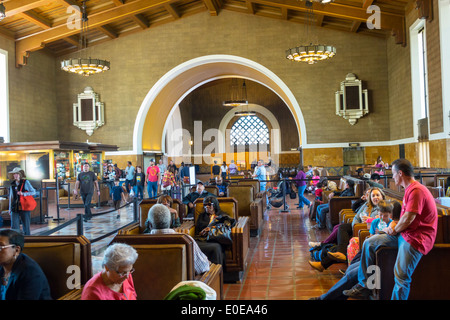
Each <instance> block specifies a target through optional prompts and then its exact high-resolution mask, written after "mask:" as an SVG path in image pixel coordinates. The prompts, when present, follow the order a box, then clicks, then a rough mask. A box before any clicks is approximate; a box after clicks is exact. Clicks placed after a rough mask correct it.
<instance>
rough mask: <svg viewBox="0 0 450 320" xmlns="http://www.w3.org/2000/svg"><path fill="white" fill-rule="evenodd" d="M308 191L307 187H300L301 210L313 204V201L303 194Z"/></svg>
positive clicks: (299, 202)
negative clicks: (304, 206)
mask: <svg viewBox="0 0 450 320" xmlns="http://www.w3.org/2000/svg"><path fill="white" fill-rule="evenodd" d="M305 190H306V185H304V186H300V187H298V206H299V208H303V205H305V204H306V205H307V206H309V205H310V204H311V201H309V200H308V198H306V197H305V196H304V195H303V193H304V192H305Z"/></svg>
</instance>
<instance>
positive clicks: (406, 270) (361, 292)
mask: <svg viewBox="0 0 450 320" xmlns="http://www.w3.org/2000/svg"><path fill="white" fill-rule="evenodd" d="M377 165H380V162H378V160H377V164H375V166H377ZM224 166H226V164H225V163H224V164H223V165H222V167H224ZM383 166H384V164H383ZM183 167H184V166H183V165H182V167H181V168H179V169H178V168H176V166H175V165H174V164H173V162H171V163H169V165H168V166H167V167H165V165H164V164H163V163H162V161H161V162H160V163H159V165H155V162H154V161H151V162H150V166H149V167H148V168H147V170H146V173H145V174H144V173H143V172H142V168H141V167H139V166H137V167H136V169H135V168H134V167H133V166H132V163H131V162H128V166H127V168H126V169H125V175H126V178H125V179H126V184H125V186H124V187H125V190H126V191H127V192H130V191H131V190H132V188H135V194H136V196H139V195H142V197H143V188H144V186H145V184H147V188H148V189H147V190H148V194H149V196H150V197H156V196H158V200H157V204H155V205H153V206H152V207H151V209H150V210H149V212H148V219H147V221H146V230H145V231H144V233H148V234H172V233H176V231H175V229H174V228H176V227H178V226H180V216H179V212H178V211H177V210H176V209H175V208H174V207H173V198H172V197H171V196H170V195H168V194H163V195H158V186H160V185H162V188H161V190H163V191H164V190H167V188H168V187H169V185H170V186H174V185H176V184H177V183H179V181H180V178H177V176H178V173H179V172H180V171H182V170H183ZM230 167H231V165H230ZM377 168H378V167H377ZM89 169H90V168H89V164H85V165H83V171H82V172H81V173H80V174H79V175H78V178H77V183H76V188H75V190H74V193H75V194H77V193H79V194H80V195H81V197H82V198H83V201H86V202H85V203H87V202H88V203H90V199H91V197H92V194H93V193H94V192H95V191H97V192H98V193H99V192H100V190H99V186H98V181H97V178H96V176H95V174H93V173H92V171H90V170H89ZM219 169H220V171H214V173H218V174H217V175H214V182H213V185H215V186H217V187H218V189H219V194H218V195H215V194H212V193H209V192H208V191H206V190H205V185H204V183H203V182H202V181H197V184H196V187H195V190H193V191H192V192H190V193H189V194H187V195H186V196H185V197H184V198H183V200H182V202H183V203H184V204H186V205H187V208H188V212H187V217H188V218H189V217H193V215H194V214H195V213H194V202H195V201H196V200H197V199H199V198H202V199H203V203H202V204H203V209H202V211H201V212H200V213H199V214H198V217H197V219H196V224H195V236H194V237H193V238H192V241H193V248H194V264H195V272H196V273H197V274H202V273H204V272H206V271H208V270H209V267H210V264H211V263H216V264H221V265H222V266H223V268H224V270H226V254H225V250H226V248H227V246H228V245H229V243H228V244H227V242H222V241H217V239H214V237H213V236H212V235H211V234H210V231H211V229H213V228H214V227H216V226H217V225H218V224H219V223H220V225H221V226H223V225H225V227H226V228H230V229H231V228H232V227H233V226H234V225H235V223H236V221H235V220H234V219H233V218H232V217H229V216H228V215H227V214H226V213H225V212H224V211H222V210H221V208H220V201H219V199H220V196H223V195H224V194H226V186H227V185H226V183H224V180H225V178H226V176H224V175H222V174H223V173H224V172H225V173H228V172H229V171H228V170H229V167H226V169H225V168H219ZM391 169H392V176H393V180H394V182H395V184H396V185H397V186H401V187H403V188H404V189H405V194H404V197H403V200H402V204H400V203H399V202H397V201H395V200H387V199H386V195H385V193H384V191H383V186H382V185H381V184H380V183H379V180H380V176H379V173H375V174H372V175H370V176H364V178H365V180H366V182H367V183H368V184H369V186H370V188H369V189H368V190H366V192H365V193H364V195H363V196H362V197H361V198H360V199H357V200H355V201H353V203H352V208H351V209H352V211H353V212H354V213H355V215H354V218H353V221H352V222H351V223H340V224H338V225H336V226H334V228H333V230H332V231H331V233H330V234H329V236H328V237H327V238H326V239H324V240H323V241H321V242H310V243H309V246H310V247H311V249H310V251H311V256H312V257H313V258H314V259H313V260H311V261H309V265H310V266H311V267H312V268H313V269H314V270H317V271H318V272H323V271H324V270H325V269H327V268H328V267H330V266H331V265H332V264H335V263H345V264H347V265H348V267H347V269H346V270H344V271H343V277H342V278H341V279H340V280H339V281H338V282H337V283H336V284H335V285H334V286H333V287H332V288H331V289H330V290H328V292H326V293H325V294H323V295H321V296H320V297H315V298H313V299H317V300H340V299H348V298H349V297H350V298H356V299H367V298H369V297H370V295H371V294H373V292H372V290H371V288H370V286H369V285H368V283H367V282H368V268H369V267H370V266H372V265H374V264H375V262H376V261H375V259H376V257H375V251H376V249H377V248H379V247H395V248H398V254H397V259H396V262H395V267H394V270H393V271H394V279H395V284H394V289H393V292H392V297H391V298H392V299H398V300H406V299H408V296H409V292H410V286H411V279H412V275H413V273H414V270H415V269H416V267H417V265H418V263H419V262H420V260H421V258H422V257H423V256H424V255H426V254H428V253H429V252H430V250H431V249H432V247H433V244H434V242H435V239H436V233H437V208H436V202H435V199H434V198H433V196H432V195H431V193H430V191H429V190H428V189H427V188H426V187H425V186H424V185H422V184H421V183H419V182H418V181H416V180H415V178H414V171H413V166H412V165H411V163H410V162H409V161H408V160H406V159H397V160H395V161H394V162H393V163H392V164H391ZM112 171H114V168H112V170H109V168H108V171H107V172H106V173H105V176H108V179H109V178H110V175H113V173H112ZM161 172H163V174H161ZM9 174H10V175H11V176H10V178H11V186H10V208H11V214H12V217H13V219H12V225H11V229H0V266H1V268H0V277H1V283H0V300H9V299H51V298H52V297H51V292H50V288H49V284H48V281H47V279H46V277H45V275H44V273H43V272H42V270H41V268H40V267H39V265H38V264H37V263H36V262H35V261H33V259H31V258H30V257H28V256H27V255H26V254H24V253H23V252H22V250H23V248H24V245H25V243H24V242H25V241H24V234H25V235H27V234H30V232H29V216H28V215H29V212H24V211H23V210H21V208H20V206H19V204H18V203H19V202H18V199H19V198H20V197H21V196H26V195H33V193H34V192H35V190H34V189H33V187H32V186H31V184H30V183H29V181H28V180H26V179H25V178H26V176H25V173H24V172H23V170H21V169H20V168H15V169H14V170H12V171H11V172H9ZM211 174H213V171H211ZM252 176H253V177H254V178H255V179H258V180H260V185H261V191H263V190H265V182H266V181H265V180H266V174H265V168H264V162H263V161H258V163H257V165H256V166H255V167H254V172H253V174H252ZM178 177H181V176H178ZM182 180H183V179H181V181H182ZM293 180H294V181H293V183H294V184H295V186H296V187H297V192H298V199H299V206H298V208H300V209H303V208H304V206H305V205H306V207H308V208H310V207H311V201H310V200H309V199H308V198H307V197H306V196H305V195H304V193H305V190H307V188H308V187H310V189H309V192H312V193H313V194H314V199H315V200H318V201H320V200H321V199H322V193H323V191H324V190H326V189H327V190H331V191H332V192H331V193H330V194H329V195H328V197H329V199H330V198H333V197H344V196H351V197H352V196H354V195H355V194H354V190H355V188H354V182H353V181H352V180H347V181H346V186H345V189H344V190H342V191H337V190H336V188H335V186H333V184H330V183H329V181H327V179H326V178H325V179H322V177H320V176H319V175H318V172H317V170H315V169H313V168H312V166H309V167H308V170H307V171H306V172H304V171H303V170H302V168H300V169H299V171H298V172H297V175H296V176H295V178H294V179H293ZM116 187H119V186H118V181H117V179H114V185H112V186H111V187H110V190H111V191H110V192H111V196H113V197H114V196H115V195H116V191H115V190H116ZM120 190H123V188H122V187H120ZM117 193H118V194H119V195H118V197H120V200H123V196H124V195H123V192H117ZM120 200H117V201H120ZM115 201H116V200H115ZM115 205H116V208H118V207H117V204H115ZM327 209H329V207H328V206H326V205H325V204H324V205H319V206H318V207H317V213H316V216H315V218H314V217H312V218H313V219H315V221H316V225H317V226H318V228H324V227H325V218H324V216H325V213H326V210H327ZM85 210H86V211H85V219H90V217H91V213H90V207H89V206H87V205H85ZM19 219H21V220H22V222H23V224H24V229H23V232H20V228H19V227H20V225H19V224H18V221H19ZM361 223H363V224H366V225H367V229H368V230H369V233H370V235H369V237H368V238H366V239H365V240H364V243H363V244H362V245H361V244H360V243H359V242H358V241H359V238H357V237H354V236H353V227H354V226H355V225H356V224H361ZM360 248H361V249H360ZM137 259H138V254H137V252H136V250H135V249H134V248H133V247H132V246H129V245H126V244H119V243H115V244H112V245H110V246H108V248H107V249H106V251H105V253H104V259H103V264H102V271H101V272H99V273H98V274H96V275H94V276H93V277H92V278H91V279H90V280H89V281H88V282H87V283H86V284H85V286H84V289H83V293H82V296H81V298H82V299H83V300H134V299H136V298H137V297H138V296H139V293H138V292H136V290H135V287H134V283H133V277H132V273H133V272H134V264H135V262H136V260H137Z"/></svg>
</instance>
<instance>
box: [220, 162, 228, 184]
mask: <svg viewBox="0 0 450 320" xmlns="http://www.w3.org/2000/svg"><path fill="white" fill-rule="evenodd" d="M220 174H221V176H222V179H223V180H226V179H227V175H228V166H227V163H226V162H225V161H224V162H223V163H222V165H221V166H220Z"/></svg>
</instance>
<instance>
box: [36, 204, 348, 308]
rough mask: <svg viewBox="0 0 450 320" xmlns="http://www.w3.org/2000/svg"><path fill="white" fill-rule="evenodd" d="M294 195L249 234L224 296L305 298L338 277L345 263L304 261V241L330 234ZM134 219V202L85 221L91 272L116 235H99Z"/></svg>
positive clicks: (41, 227) (50, 224) (70, 230)
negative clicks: (323, 265) (235, 279)
mask: <svg viewBox="0 0 450 320" xmlns="http://www.w3.org/2000/svg"><path fill="white" fill-rule="evenodd" d="M297 201H298V199H295V200H291V199H288V200H287V203H288V205H289V208H290V209H289V210H288V212H282V210H280V209H271V210H268V211H266V213H265V217H264V219H265V223H264V226H263V229H262V231H261V234H260V236H259V237H251V239H250V250H249V254H248V265H247V270H246V272H245V274H244V276H243V278H242V281H241V283H233V284H229V283H226V284H224V298H225V299H226V300H253V299H254V300H264V299H267V300H305V299H309V298H311V297H316V296H319V295H321V294H322V293H325V292H326V291H327V290H328V289H329V288H331V287H332V286H333V285H334V284H335V283H336V282H337V281H338V280H339V279H340V278H341V273H340V272H339V269H345V268H346V264H342V263H341V264H334V265H332V266H331V267H330V268H328V269H327V270H325V271H324V272H318V271H316V270H314V269H312V268H311V267H310V266H309V264H308V260H310V253H309V247H308V242H309V241H320V240H323V239H325V238H326V237H327V236H328V231H326V230H316V229H314V228H311V227H312V226H313V225H314V224H315V223H314V222H311V221H310V220H309V217H308V209H307V208H305V209H304V210H299V209H296V206H295V202H297ZM82 211H83V210H82V209H81V208H73V209H71V210H66V209H64V208H61V209H60V217H62V218H64V220H62V221H54V220H52V219H46V222H47V223H45V224H33V225H32V228H31V229H32V231H31V232H32V234H38V233H40V232H43V231H46V230H48V229H52V228H54V227H56V226H58V225H59V224H61V223H65V222H67V221H68V220H70V219H72V218H74V217H76V215H77V213H82ZM107 211H111V208H110V207H102V208H99V209H93V210H92V212H93V214H94V215H95V214H96V213H102V212H107ZM49 215H50V216H54V218H56V212H55V210H54V209H51V208H50V214H49ZM132 220H133V208H132V206H127V207H124V208H122V209H121V210H120V218H117V212H115V211H113V212H109V213H106V214H101V215H97V216H94V217H93V218H92V220H90V221H89V222H85V223H84V235H85V236H86V237H87V238H88V239H89V240H90V241H91V242H93V243H92V260H93V273H94V274H95V273H96V272H98V271H100V270H101V259H102V253H103V250H104V248H105V247H106V246H107V245H108V244H109V243H110V241H111V240H112V239H113V238H114V236H115V234H113V235H111V236H109V237H106V238H104V239H102V240H99V241H95V239H97V238H98V237H100V236H102V235H103V234H106V233H108V232H110V231H113V230H115V229H118V228H120V227H122V226H124V225H126V224H128V223H129V222H131V221H132ZM57 234H76V225H75V224H73V225H71V226H69V227H66V228H64V229H63V230H61V231H58V232H57V233H55V235H57Z"/></svg>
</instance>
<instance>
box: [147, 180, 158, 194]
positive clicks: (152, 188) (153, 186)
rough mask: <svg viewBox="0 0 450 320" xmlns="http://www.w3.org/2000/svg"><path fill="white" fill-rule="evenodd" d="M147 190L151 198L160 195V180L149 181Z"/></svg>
mask: <svg viewBox="0 0 450 320" xmlns="http://www.w3.org/2000/svg"><path fill="white" fill-rule="evenodd" d="M147 192H148V197H149V198H154V197H156V196H157V195H158V182H157V181H155V182H150V181H148V182H147Z"/></svg>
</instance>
